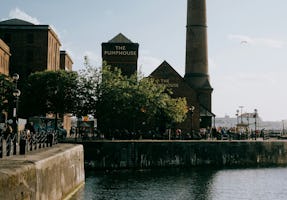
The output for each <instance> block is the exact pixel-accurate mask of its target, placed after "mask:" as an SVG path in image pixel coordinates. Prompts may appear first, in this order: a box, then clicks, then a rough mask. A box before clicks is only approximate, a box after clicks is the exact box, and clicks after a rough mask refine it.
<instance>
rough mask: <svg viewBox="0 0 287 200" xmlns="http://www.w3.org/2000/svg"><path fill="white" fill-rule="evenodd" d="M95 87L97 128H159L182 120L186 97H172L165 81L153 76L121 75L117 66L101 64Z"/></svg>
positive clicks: (131, 129)
mask: <svg viewBox="0 0 287 200" xmlns="http://www.w3.org/2000/svg"><path fill="white" fill-rule="evenodd" d="M102 77H103V79H102V82H101V84H100V85H99V87H98V90H99V91H98V94H99V95H98V101H97V107H96V113H97V119H98V124H99V128H100V129H102V130H104V131H105V132H112V131H114V130H116V129H127V130H130V131H136V130H137V129H144V126H143V125H145V127H148V128H150V129H156V128H159V129H161V130H164V129H165V128H166V127H167V126H169V125H171V124H172V123H180V122H182V121H183V120H184V119H185V117H186V113H187V109H186V107H187V106H186V100H185V98H177V99H173V98H171V96H170V94H169V93H168V92H167V90H166V88H165V86H164V85H161V84H158V83H157V82H156V81H155V80H154V79H151V78H143V79H141V80H140V81H138V78H137V76H136V75H133V76H131V77H127V76H123V75H122V74H121V71H120V70H119V69H113V70H111V69H110V67H108V66H104V67H103V69H102Z"/></svg>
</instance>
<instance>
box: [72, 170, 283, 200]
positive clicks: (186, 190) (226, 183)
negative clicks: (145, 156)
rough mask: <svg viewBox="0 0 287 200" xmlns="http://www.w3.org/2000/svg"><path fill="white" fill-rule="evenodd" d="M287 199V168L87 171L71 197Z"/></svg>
mask: <svg viewBox="0 0 287 200" xmlns="http://www.w3.org/2000/svg"><path fill="white" fill-rule="evenodd" d="M94 199H95V200H96V199H97V200H121V199H123V200H132V199H139V200H181V199H186V200H205V199H206V200H237V199H239V200H257V199H258V200H286V199H287V168H264V169H262V168H261V169H257V168H256V169H224V170H213V169H192V170H183V169H172V170H168V169H161V170H142V171H128V170H127V171H113V172H103V173H93V172H86V184H85V187H84V188H83V189H82V190H81V191H79V192H78V193H77V194H76V195H74V196H73V197H72V199H71V200H94Z"/></svg>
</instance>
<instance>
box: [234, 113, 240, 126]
mask: <svg viewBox="0 0 287 200" xmlns="http://www.w3.org/2000/svg"><path fill="white" fill-rule="evenodd" d="M235 115H236V120H237V125H238V124H239V122H238V116H239V110H238V109H237V110H236V114H235Z"/></svg>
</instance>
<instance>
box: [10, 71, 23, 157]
mask: <svg viewBox="0 0 287 200" xmlns="http://www.w3.org/2000/svg"><path fill="white" fill-rule="evenodd" d="M12 78H13V80H14V82H15V89H14V91H13V96H14V97H15V103H16V105H15V107H14V109H13V118H14V120H13V122H14V127H13V132H14V133H13V154H14V155H15V154H16V141H17V136H18V119H17V112H18V104H19V96H20V95H21V91H20V90H19V89H18V85H17V83H18V80H19V74H17V73H15V74H13V76H12Z"/></svg>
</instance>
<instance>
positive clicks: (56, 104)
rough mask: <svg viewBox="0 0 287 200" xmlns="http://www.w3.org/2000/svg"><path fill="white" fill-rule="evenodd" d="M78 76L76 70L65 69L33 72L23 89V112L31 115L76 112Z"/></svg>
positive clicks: (25, 114)
mask: <svg viewBox="0 0 287 200" xmlns="http://www.w3.org/2000/svg"><path fill="white" fill-rule="evenodd" d="M77 77H78V74H77V73H76V72H67V71H64V70H59V71H43V72H36V73H34V74H31V75H30V76H29V77H28V80H27V84H26V87H25V89H24V91H23V95H22V102H21V103H22V104H21V107H22V109H21V110H20V111H22V112H21V113H22V114H23V115H24V116H25V117H29V116H33V115H45V114H46V113H54V114H56V116H57V114H65V113H71V112H75V102H76V93H77Z"/></svg>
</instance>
